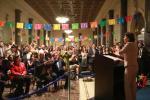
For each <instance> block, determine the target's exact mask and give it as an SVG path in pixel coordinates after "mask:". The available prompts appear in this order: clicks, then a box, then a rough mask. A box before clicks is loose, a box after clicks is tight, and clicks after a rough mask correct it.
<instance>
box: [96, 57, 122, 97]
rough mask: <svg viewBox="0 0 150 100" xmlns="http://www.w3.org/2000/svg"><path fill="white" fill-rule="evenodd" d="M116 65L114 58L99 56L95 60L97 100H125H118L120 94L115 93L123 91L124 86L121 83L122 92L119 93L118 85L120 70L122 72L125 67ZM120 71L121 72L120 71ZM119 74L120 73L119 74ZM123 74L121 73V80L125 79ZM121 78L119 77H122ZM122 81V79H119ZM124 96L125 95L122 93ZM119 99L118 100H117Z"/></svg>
mask: <svg viewBox="0 0 150 100" xmlns="http://www.w3.org/2000/svg"><path fill="white" fill-rule="evenodd" d="M117 67H118V65H117V64H116V62H115V60H114V59H113V57H112V58H111V56H110V57H106V56H103V55H98V56H96V58H95V72H96V76H95V100H123V98H122V97H121V98H118V96H119V95H120V94H117V93H115V92H119V91H121V93H122V91H123V85H122V83H123V82H121V81H122V80H121V81H120V83H119V85H120V86H121V88H120V87H119V88H120V90H119V91H117V88H118V87H116V83H117V80H118V77H117V76H118V74H120V68H121V70H122V68H123V66H119V67H120V68H119V67H118V68H117ZM116 69H117V70H116ZM118 70H119V71H118ZM118 72H119V73H118ZM123 72H124V70H122V71H121V75H120V76H121V79H122V78H123V76H122V75H123ZM120 76H119V77H120ZM119 80H120V79H119ZM122 94H123V93H122ZM116 98H118V99H116Z"/></svg>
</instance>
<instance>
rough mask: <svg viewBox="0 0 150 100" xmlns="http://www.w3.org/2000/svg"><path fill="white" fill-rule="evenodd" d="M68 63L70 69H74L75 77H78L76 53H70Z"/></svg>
mask: <svg viewBox="0 0 150 100" xmlns="http://www.w3.org/2000/svg"><path fill="white" fill-rule="evenodd" d="M69 64H70V66H69V67H70V70H75V71H76V74H77V76H76V78H77V79H78V78H79V77H78V75H79V68H80V66H79V62H78V58H77V56H76V55H72V56H71V58H70V59H69Z"/></svg>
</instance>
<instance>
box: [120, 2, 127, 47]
mask: <svg viewBox="0 0 150 100" xmlns="http://www.w3.org/2000/svg"><path fill="white" fill-rule="evenodd" d="M120 1H121V10H120V11H121V12H120V13H121V16H122V17H125V16H127V4H128V0H120ZM126 32H127V23H126V21H124V23H123V24H121V34H120V35H121V37H120V42H121V44H123V37H124V35H125V33H126Z"/></svg>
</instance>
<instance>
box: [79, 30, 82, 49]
mask: <svg viewBox="0 0 150 100" xmlns="http://www.w3.org/2000/svg"><path fill="white" fill-rule="evenodd" d="M81 38H82V34H81V33H79V47H80V46H81V41H82V40H81Z"/></svg>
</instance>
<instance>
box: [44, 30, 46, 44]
mask: <svg viewBox="0 0 150 100" xmlns="http://www.w3.org/2000/svg"><path fill="white" fill-rule="evenodd" d="M43 32H44V33H43V37H44V40H43V43H44V45H46V30H43Z"/></svg>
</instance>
